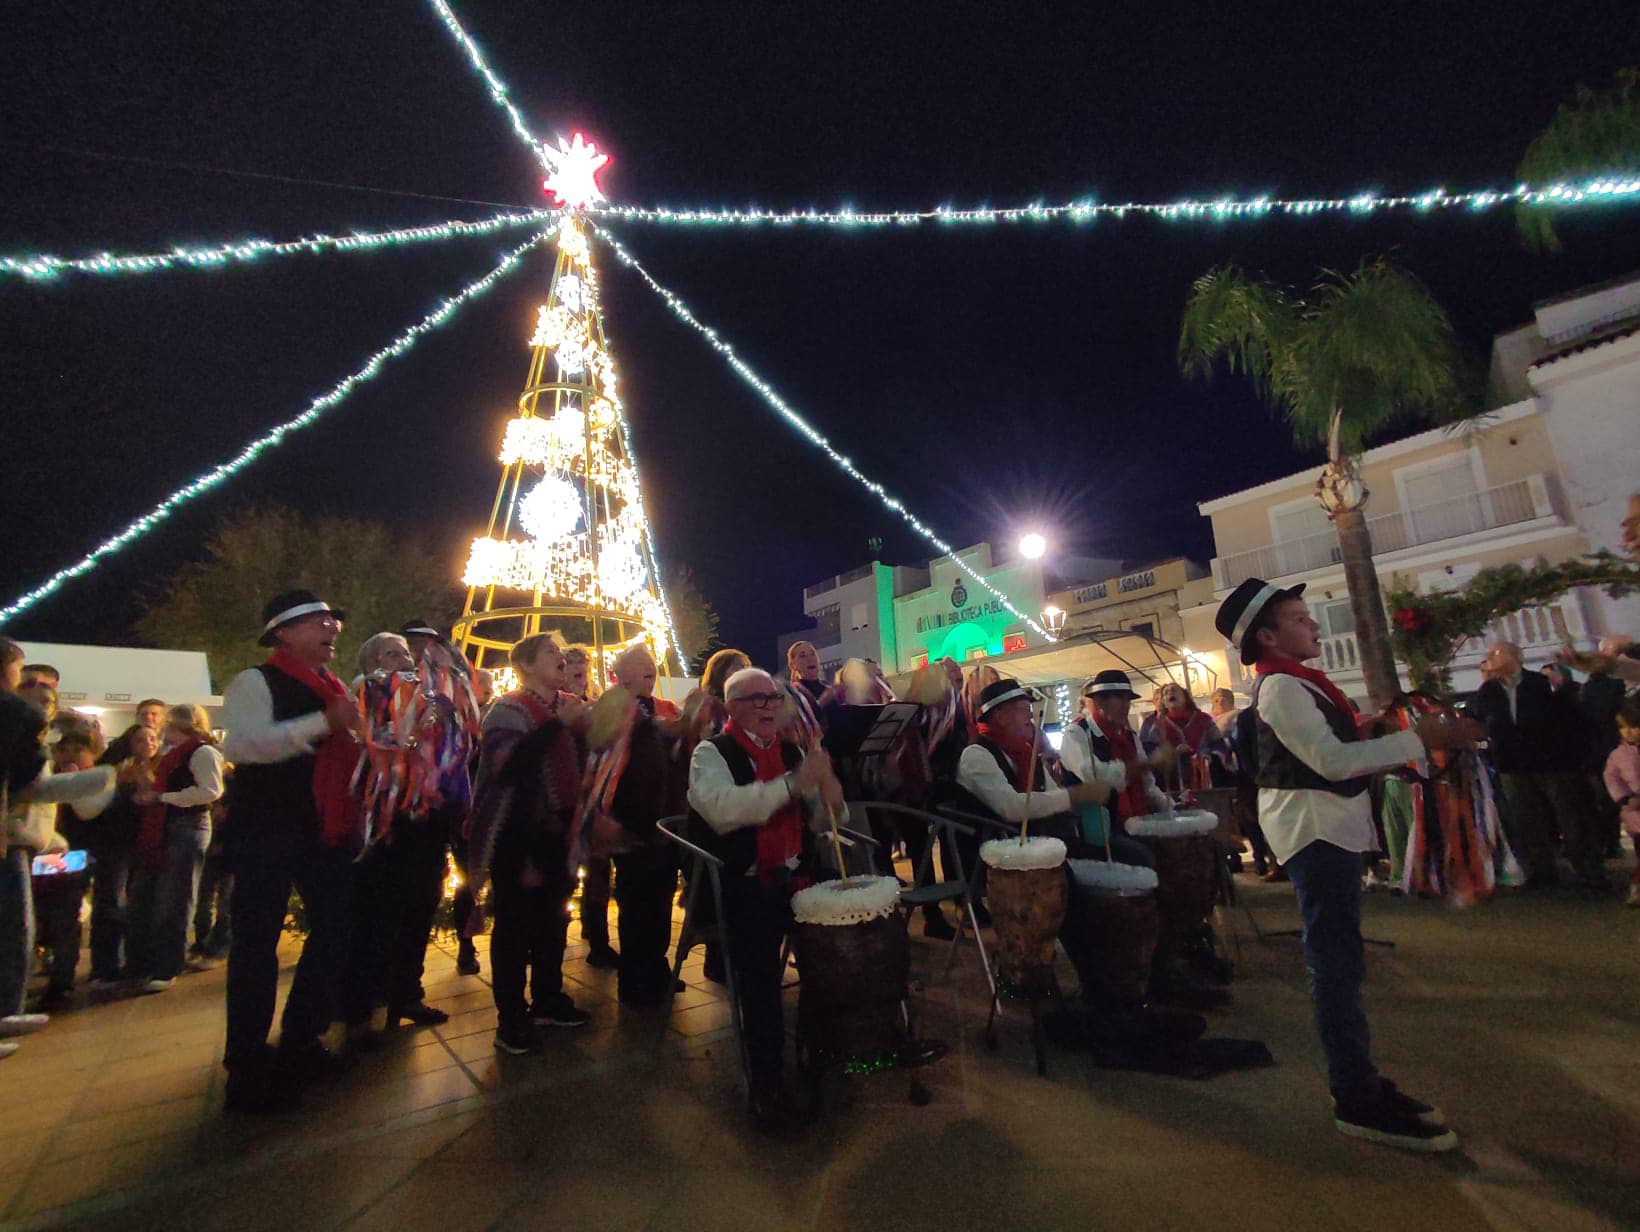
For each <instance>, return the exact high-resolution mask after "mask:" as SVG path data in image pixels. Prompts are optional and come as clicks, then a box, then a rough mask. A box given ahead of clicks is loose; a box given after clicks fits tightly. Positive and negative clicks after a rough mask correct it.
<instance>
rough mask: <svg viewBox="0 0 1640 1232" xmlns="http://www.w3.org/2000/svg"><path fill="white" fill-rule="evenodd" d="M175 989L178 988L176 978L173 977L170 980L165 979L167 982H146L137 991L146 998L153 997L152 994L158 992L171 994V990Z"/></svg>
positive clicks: (156, 980) (157, 980)
mask: <svg viewBox="0 0 1640 1232" xmlns="http://www.w3.org/2000/svg"><path fill="white" fill-rule="evenodd" d="M175 987H176V977H175V976H173V977H171V978H170V979H165V980H159V979H154V980H144V981H143V982H142V983H141V984H140V985H139V986H138V987H137V991H138V992H140V993H142V994H144V995H145V996H146V995H151V994H153V993H156V992H170V991H171V989H173V988H175Z"/></svg>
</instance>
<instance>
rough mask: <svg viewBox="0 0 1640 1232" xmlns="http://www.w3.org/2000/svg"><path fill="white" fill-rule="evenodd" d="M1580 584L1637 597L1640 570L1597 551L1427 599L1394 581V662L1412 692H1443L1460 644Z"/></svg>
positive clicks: (1506, 569)
mask: <svg viewBox="0 0 1640 1232" xmlns="http://www.w3.org/2000/svg"><path fill="white" fill-rule="evenodd" d="M1580 586H1597V587H1599V588H1600V589H1602V590H1604V591H1605V592H1606V593H1607V594H1608V595H1610V596H1611V597H1612V598H1614V599H1615V598H1618V597H1620V596H1622V595H1626V594H1631V593H1633V592H1635V591H1640V565H1636V564H1633V563H1631V562H1629V561H1626V560H1624V559H1623V558H1622V557H1620V556H1616V555H1613V554H1612V553H1611V552H1608V551H1605V550H1604V549H1603V550H1601V551H1599V552H1594V553H1592V554H1590V555H1588V556H1582V557H1578V558H1575V559H1573V560H1564V561H1561V562H1560V563H1559V564H1554V565H1551V564H1548V563H1546V562H1542V561H1540V562H1539V563H1538V564H1536V565H1533V566H1532V567H1531V568H1526V567H1524V566H1522V565H1513V564H1511V565H1498V566H1496V567H1494V568H1491V569H1482V570H1481V571H1480V572H1479V573H1477V574H1476V575H1475V576H1474V577H1472V578H1471V579H1470V580H1469V583H1468V584H1467V585H1466V586H1465V587H1464V588H1463V589H1462V590H1443V591H1436V592H1434V593H1433V594H1427V595H1421V594H1419V593H1418V592H1417V591H1415V590H1411V589H1409V588H1408V587H1407V586H1406V585H1405V584H1404V582H1403V581H1402V579H1400V578H1397V579H1396V584H1395V585H1393V586H1392V587H1391V588H1390V591H1389V594H1388V595H1387V596H1386V598H1387V601H1388V603H1389V610H1390V625H1391V628H1390V642H1391V644H1392V645H1393V646H1394V648H1395V657H1396V658H1398V659H1400V660H1401V661H1402V662H1403V663H1405V664H1406V665H1407V667H1408V668H1409V669H1410V670H1411V673H1412V682H1413V687H1414V688H1417V689H1422V690H1425V691H1426V692H1430V693H1447V692H1450V691H1451V687H1452V670H1451V664H1452V659H1453V656H1454V655H1456V654H1457V653H1458V647H1459V646H1461V645H1462V644H1463V643H1464V642H1465V641H1467V640H1468V639H1470V638H1472V637H1479V636H1480V635H1481V634H1483V633H1485V632H1486V630H1487V628H1488V627H1489V626H1490V625H1492V624H1493V622H1495V621H1497V620H1500V619H1502V618H1503V617H1505V616H1508V615H1510V614H1511V613H1514V612H1518V611H1520V610H1521V609H1522V608H1528V607H1538V606H1541V605H1542V604H1545V603H1552V602H1554V601H1555V600H1556V599H1558V598H1560V596H1561V595H1563V594H1565V593H1566V592H1567V591H1569V590H1575V589H1577V588H1578V587H1580Z"/></svg>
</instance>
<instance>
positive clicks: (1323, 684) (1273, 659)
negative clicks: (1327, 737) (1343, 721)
mask: <svg viewBox="0 0 1640 1232" xmlns="http://www.w3.org/2000/svg"><path fill="white" fill-rule="evenodd" d="M1254 670H1255V671H1257V672H1258V674H1259V675H1260V676H1297V677H1298V678H1299V679H1300V680H1302V681H1304V682H1305V683H1306V684H1312V685H1314V686H1315V687H1316V688H1317V689H1319V690H1320V691H1321V692H1322V693H1323V694H1324V695H1325V696H1326V698H1327V700H1328V701H1330V702H1332V704H1333V705H1335V706H1337V707H1338V708H1339V709H1340V710H1342V711H1343V712H1344V713H1345V714H1347V715H1350V716H1351V717H1355V707H1354V706H1352V705H1350V699H1349V698H1347V697H1345V696H1344V691H1343V690H1342V689H1340V688H1339V687H1338V686H1337V685H1335V684H1334V683H1333V682H1332V681H1331V680H1330V679H1329V678H1328V676H1327V673H1326V672H1324V671H1322V670H1321V669H1320V668H1317V667H1307V666H1306V665H1304V664H1303V663H1300V662H1299V661H1298V660H1297V659H1289V658H1287V657H1286V656H1285V655H1265V656H1264V657H1263V658H1262V659H1260V660H1259V661H1258V663H1256V664H1255V665H1254Z"/></svg>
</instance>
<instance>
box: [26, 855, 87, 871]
mask: <svg viewBox="0 0 1640 1232" xmlns="http://www.w3.org/2000/svg"><path fill="white" fill-rule="evenodd" d="M83 872H85V852H83V851H60V852H57V853H56V854H55V855H49V856H35V857H34V875H35V876H36V877H51V876H54V875H56V874H58V873H83Z"/></svg>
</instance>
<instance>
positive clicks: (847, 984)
mask: <svg viewBox="0 0 1640 1232" xmlns="http://www.w3.org/2000/svg"><path fill="white" fill-rule="evenodd" d="M899 889H900V887H899V883H898V882H897V881H895V879H894V878H892V877H851V878H848V879H847V880H845V881H827V882H822V883H820V884H819V885H815V886H810V887H809V888H808V889H806V890H802V891H800V892H799V893H797V894H796V895H794V896H793V897H792V914H793V916H794V917H795V918H796V921H797V924H796V927H795V929H794V932H793V946H794V947H795V949H796V951H797V962H798V967H799V968H800V969H801V971H802V981H801V983H800V984H799V985H798V995H797V1016H798V1023H799V1030H800V1032H801V1035H802V1039H803V1042H804V1044H805V1046H806V1047H807V1048H808V1049H809V1050H810V1051H811V1052H813V1054H814V1055H815V1056H817V1057H819V1058H821V1059H823V1060H826V1061H839V1062H849V1061H865V1060H872V1059H875V1058H877V1057H879V1056H881V1055H882V1054H883V1053H885V1052H889V1051H892V1050H894V1049H897V1048H898V1047H899V1046H900V1045H901V1044H902V1043H903V1042H904V1039H905V1031H904V1025H903V1018H902V1014H901V1003H902V1002H903V1001H904V1000H905V989H906V981H907V979H908V978H909V976H910V972H911V946H910V942H909V941H908V939H907V936H906V929H905V917H904V916H903V915H901V914H900V911H899Z"/></svg>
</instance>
